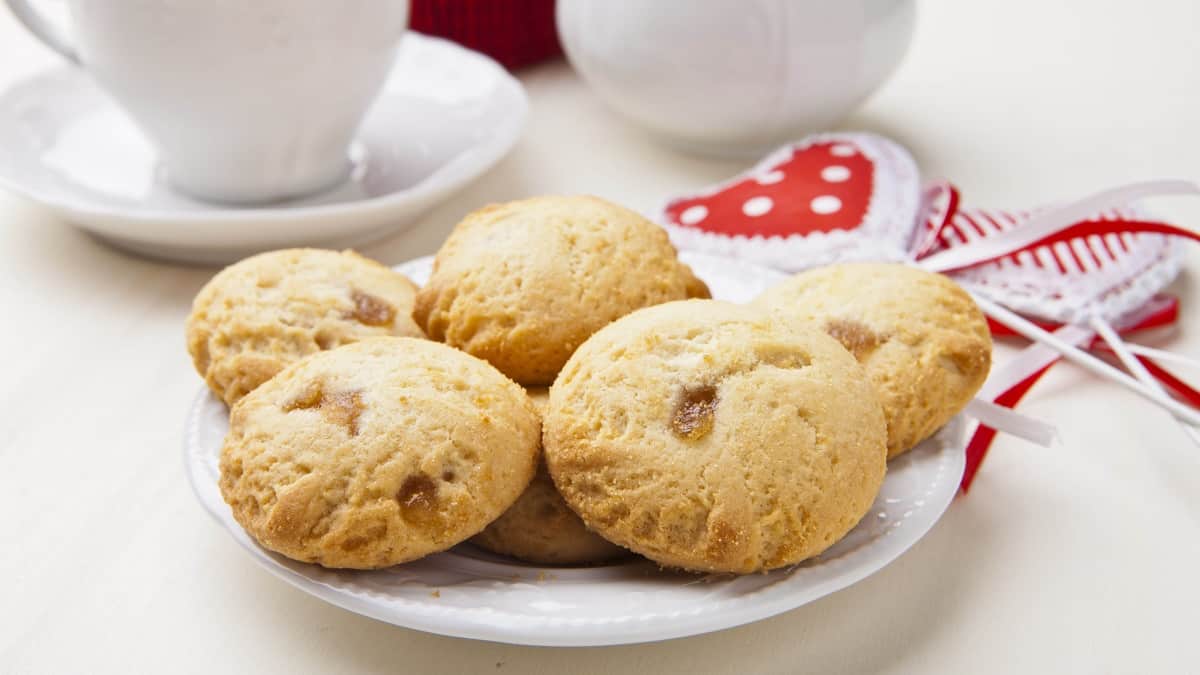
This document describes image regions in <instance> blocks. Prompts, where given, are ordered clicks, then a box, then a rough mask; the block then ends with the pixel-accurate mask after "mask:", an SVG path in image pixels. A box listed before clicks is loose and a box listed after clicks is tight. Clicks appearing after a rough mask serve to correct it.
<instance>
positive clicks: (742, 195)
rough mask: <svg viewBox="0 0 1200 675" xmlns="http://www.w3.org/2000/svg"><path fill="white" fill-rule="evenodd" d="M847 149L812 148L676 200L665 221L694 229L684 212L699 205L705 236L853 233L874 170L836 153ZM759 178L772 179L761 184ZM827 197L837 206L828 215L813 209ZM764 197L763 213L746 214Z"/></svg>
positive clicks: (861, 158)
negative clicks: (833, 176)
mask: <svg viewBox="0 0 1200 675" xmlns="http://www.w3.org/2000/svg"><path fill="white" fill-rule="evenodd" d="M847 145H849V144H848V143H844V142H840V141H839V142H827V143H813V144H812V145H810V146H808V147H805V148H803V149H799V150H796V151H795V152H793V153H792V155H791V156H790V157H788V158H787V159H785V160H783V161H782V162H779V163H778V164H775V165H773V166H771V167H770V169H769V170H768V171H765V172H763V173H762V174H761V175H759V176H757V177H748V178H743V179H741V180H738V181H736V182H734V183H731V184H729V185H726V186H724V187H722V188H721V190H720V191H719V192H715V193H712V194H708V195H703V196H699V197H690V198H686V199H677V200H675V201H673V202H671V203H670V204H668V205H667V208H666V216H667V218H668V219H669V220H670V221H671V222H672V223H678V224H680V225H681V226H683V227H695V226H694V225H691V224H689V219H688V218H687V217H686V216H685V215H684V212H685V211H687V210H688V209H690V208H692V207H696V206H700V207H703V208H704V213H705V214H706V216H705V218H704V226H703V228H702V229H704V230H705V231H708V232H716V233H719V234H725V235H744V236H747V237H753V236H763V237H774V236H788V235H794V234H809V233H811V232H829V231H831V230H853V229H856V228H857V227H859V226H860V225H861V224H862V222H863V219H864V218H865V217H866V215H867V206H868V205H869V204H870V202H871V193H872V191H873V190H874V188H875V165H874V164H873V163H872V162H871V160H870V159H869V158H868V157H867V156H866V155H865V154H863V153H861V152H854V153H853V154H839V152H840V151H841V150H842V149H843V148H842V147H841V146H847ZM834 148H838V150H835V149H834ZM830 167H835V168H838V169H841V168H843V167H844V168H845V169H849V177H848V178H846V179H845V180H840V181H836V182H830V181H828V180H825V179H822V177H821V172H822V171H823V170H825V169H827V168H830ZM764 176H770V177H771V178H767V179H765V180H764ZM775 177H778V180H774V179H775ZM827 196H831V197H836V198H837V200H838V203H839V205H838V207H837V208H836V209H835V210H834V211H833V212H832V213H820V212H818V211H816V210H814V202H813V200H814V199H816V198H818V197H827ZM763 197H768V198H770V202H769V204H770V205H769V207H768V210H767V211H766V212H765V213H761V214H759V213H754V212H749V211H746V210H745V209H747V208H749V207H748V206H747V204H750V203H752V200H753V199H761V198H763Z"/></svg>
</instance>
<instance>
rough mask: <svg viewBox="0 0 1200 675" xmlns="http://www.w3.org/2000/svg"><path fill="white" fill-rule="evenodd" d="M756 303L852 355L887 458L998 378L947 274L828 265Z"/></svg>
mask: <svg viewBox="0 0 1200 675" xmlns="http://www.w3.org/2000/svg"><path fill="white" fill-rule="evenodd" d="M755 303H756V304H758V305H761V306H764V307H767V308H768V309H770V310H772V311H775V312H778V313H781V314H783V315H786V316H789V317H792V318H794V319H797V320H800V321H804V322H808V323H811V324H813V325H815V326H816V327H818V328H821V329H823V330H825V331H826V332H828V333H829V334H830V335H832V336H833V337H835V338H837V339H838V340H839V341H841V342H842V343H843V344H844V345H845V346H846V347H847V348H848V349H850V351H852V352H854V354H855V357H856V358H857V359H858V360H859V362H860V363H862V365H863V367H864V368H866V371H867V375H868V376H869V377H870V378H871V382H872V383H873V384H874V385H875V389H876V391H877V392H878V394H879V398H880V402H881V403H882V404H883V411H884V415H885V416H886V417H887V425H888V457H895V456H896V455H899V454H901V453H903V452H905V451H907V450H909V449H911V448H912V447H913V446H915V445H917V444H918V443H920V442H921V441H922V440H924V439H925V438H927V437H928V436H929V435H930V434H932V433H933V432H934V431H937V430H938V429H939V428H941V426H942V425H944V424H945V423H946V422H948V421H949V420H950V418H952V417H954V416H955V415H957V414H958V413H959V412H960V411H961V410H962V409H963V407H964V406H966V404H967V403H968V402H969V401H970V400H971V397H973V396H974V395H975V393H976V392H977V391H979V388H980V387H982V386H983V382H984V380H986V379H987V375H988V370H989V369H990V368H991V359H992V338H991V333H990V332H989V330H988V326H987V320H986V319H985V318H984V316H983V312H981V311H980V310H979V307H978V306H976V304H975V302H974V300H972V299H971V296H970V295H968V294H967V293H966V291H964V290H963V289H962V288H960V287H959V286H958V285H957V284H955V283H954V282H953V281H951V280H950V279H949V278H947V277H946V276H944V275H941V274H934V273H931V272H925V271H923V270H919V269H916V268H913V267H908V266H906V265H899V264H886V263H854V264H842V265H830V266H828V267H821V268H817V269H814V270H811V271H808V272H803V273H801V274H798V275H796V276H794V277H792V278H791V279H788V280H787V281H784V282H783V283H781V284H779V285H777V286H775V287H774V288H771V289H768V290H767V291H766V292H765V293H763V295H762V296H761V297H759V298H758V299H757V300H756V301H755Z"/></svg>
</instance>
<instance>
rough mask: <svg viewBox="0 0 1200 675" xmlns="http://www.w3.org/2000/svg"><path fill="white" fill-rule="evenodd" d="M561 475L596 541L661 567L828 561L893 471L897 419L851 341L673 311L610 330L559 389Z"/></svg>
mask: <svg viewBox="0 0 1200 675" xmlns="http://www.w3.org/2000/svg"><path fill="white" fill-rule="evenodd" d="M542 439H543V443H544V445H545V453H546V464H547V466H548V467H549V469H550V474H551V476H552V477H553V478H554V482H555V484H556V485H557V486H558V488H559V491H560V492H561V493H562V495H563V498H564V499H565V500H566V501H567V503H568V504H570V505H571V508H572V509H574V510H575V511H576V512H577V513H578V514H579V515H580V516H581V517H582V518H583V520H584V522H585V523H587V525H588V526H589V527H591V528H592V529H594V530H596V531H597V532H599V533H600V534H602V535H603V536H604V537H605V538H606V539H609V540H610V541H613V542H615V543H617V544H620V545H621V546H625V547H627V548H629V549H631V550H633V551H635V552H637V553H640V554H642V555H644V556H646V557H648V558H650V559H652V560H654V561H656V562H658V563H660V564H662V565H665V566H671V567H680V568H683V569H688V570H694V571H704V572H735V573H741V574H744V573H750V572H757V571H763V570H769V569H773V568H777V567H783V566H786V565H791V564H794V563H797V562H800V561H801V560H804V559H806V558H809V557H811V556H813V555H816V554H818V553H820V552H821V551H824V550H825V549H826V548H828V547H829V546H830V545H832V544H833V543H834V542H836V541H837V540H838V539H840V538H841V537H842V536H844V535H845V534H846V533H847V532H849V531H850V529H851V528H853V527H854V525H855V524H856V523H858V521H859V520H860V519H861V518H862V517H863V515H864V514H866V512H867V510H868V509H869V508H870V506H871V504H872V502H873V501H874V499H875V496H876V494H877V493H878V491H879V487H880V485H881V484H882V482H883V476H884V471H885V468H886V456H887V451H886V444H885V439H886V431H885V427H884V420H883V411H882V410H881V408H880V405H879V401H878V399H877V398H876V396H875V392H874V390H873V389H872V387H871V384H870V382H869V381H868V380H867V378H866V375H865V373H864V372H863V369H862V367H861V366H860V365H859V364H858V363H857V362H856V361H855V360H854V357H853V356H852V355H851V354H850V353H849V352H848V351H846V349H845V348H844V347H842V346H841V345H840V344H839V343H838V342H837V341H836V340H834V339H832V338H830V337H829V336H828V335H825V334H824V333H823V332H821V331H818V330H814V329H811V328H806V327H804V326H797V325H794V322H791V321H790V320H786V319H783V318H780V317H776V316H774V315H772V314H770V313H769V312H767V311H765V310H761V309H758V308H752V307H744V306H738V305H732V304H728V303H723V302H717V301H712V300H690V301H683V302H672V303H667V304H664V305H659V306H657V307H651V308H648V309H642V310H639V311H637V312H634V313H632V314H630V315H629V316H626V317H624V318H622V319H619V320H618V321H615V322H613V323H612V324H609V325H608V326H607V327H605V328H603V329H601V330H600V331H598V332H597V333H596V334H595V335H593V336H592V337H591V338H589V339H588V341H587V342H585V343H584V344H583V345H582V346H581V347H580V348H579V349H578V350H577V351H576V352H575V354H574V355H573V356H572V357H571V359H570V360H569V361H568V362H567V364H566V366H565V367H564V368H563V370H562V373H561V374H560V375H559V377H558V379H557V380H556V381H555V383H554V385H553V386H552V387H551V388H550V403H549V408H548V410H547V412H546V415H545V419H544V425H543V435H542Z"/></svg>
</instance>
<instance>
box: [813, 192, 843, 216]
mask: <svg viewBox="0 0 1200 675" xmlns="http://www.w3.org/2000/svg"><path fill="white" fill-rule="evenodd" d="M809 206H811V207H812V210H813V213H817V214H820V215H822V216H825V215H829V214H830V213H837V212H838V211H839V210H840V209H841V208H842V200H840V199H838V198H837V197H834V196H833V195H821V196H820V197H817V198H816V199H813V200H812V201H811V202H809Z"/></svg>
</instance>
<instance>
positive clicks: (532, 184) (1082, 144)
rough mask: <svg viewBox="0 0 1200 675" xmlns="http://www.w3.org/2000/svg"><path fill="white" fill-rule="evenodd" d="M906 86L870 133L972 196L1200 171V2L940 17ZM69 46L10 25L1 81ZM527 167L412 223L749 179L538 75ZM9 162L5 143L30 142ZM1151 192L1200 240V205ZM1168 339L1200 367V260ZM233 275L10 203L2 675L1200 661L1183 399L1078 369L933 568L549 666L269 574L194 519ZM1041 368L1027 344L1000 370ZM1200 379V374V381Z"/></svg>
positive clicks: (925, 18)
mask: <svg viewBox="0 0 1200 675" xmlns="http://www.w3.org/2000/svg"><path fill="white" fill-rule="evenodd" d="M920 9H921V16H920V20H919V26H918V31H917V35H916V39H915V43H914V47H913V49H912V51H911V53H910V54H909V57H908V59H907V61H906V62H905V64H904V65H903V66H902V67H901V69H900V71H899V72H898V73H897V75H896V77H895V78H894V79H893V80H892V81H891V82H890V83H889V84H888V85H887V86H886V87H885V88H884V89H883V90H881V91H880V92H879V93H878V95H876V96H875V97H874V98H873V99H872V100H871V101H869V102H868V103H867V104H866V105H865V106H864V107H863V108H862V109H861V110H860V111H859V112H858V113H857V114H855V115H854V116H853V117H851V118H850V119H849V120H847V121H846V123H845V125H844V126H845V128H850V129H868V130H873V131H878V132H882V133H885V134H888V135H891V136H892V137H894V138H896V139H897V140H899V141H901V142H902V143H904V144H906V145H908V146H909V147H910V148H912V150H913V152H914V153H915V155H916V156H917V159H918V161H919V163H920V165H921V166H922V168H923V170H924V172H925V173H926V175H928V176H930V177H934V176H946V177H949V178H951V179H953V180H954V181H955V182H956V183H957V184H958V185H959V186H960V187H961V188H962V190H963V196H964V201H965V203H968V204H979V205H993V206H1013V207H1017V206H1027V205H1033V204H1038V203H1043V202H1046V201H1051V200H1055V199H1065V198H1072V197H1077V196H1081V195H1083V194H1085V193H1087V192H1089V191H1092V190H1096V189H1099V188H1104V187H1108V186H1111V185H1115V184H1119V183H1122V182H1128V181H1135V180H1140V179H1146V178H1155V177H1186V178H1192V179H1197V178H1200V131H1197V124H1200V46H1198V45H1200V43H1198V42H1197V34H1198V33H1200V3H1196V2H1193V1H1192V0H1156V1H1153V2H1139V3H1134V2H1116V1H1111V0H1105V1H1100V0H1054V1H1053V2H1048V1H1046V0H1036V1H1035V0H1009V1H1008V2H1004V3H983V2H925V3H923V4H922V5H921V8H920ZM55 65H56V61H55V59H54V58H53V57H52V56H51V55H49V54H48V53H47V52H46V51H45V50H44V49H43V48H42V47H41V46H40V45H38V44H36V43H34V41H33V40H32V39H31V38H29V37H28V36H26V35H24V34H23V33H22V32H21V30H20V29H19V28H18V27H17V26H16V24H15V23H14V22H13V20H12V19H11V17H10V16H8V15H7V14H6V13H4V12H0V86H7V85H8V84H10V83H12V82H15V81H17V80H18V79H20V78H21V77H23V76H25V75H27V74H29V73H32V72H34V71H36V70H39V69H42V68H45V67H49V66H55ZM521 77H522V80H523V81H524V83H525V84H526V86H527V87H528V88H529V93H530V96H531V98H532V102H533V114H532V119H531V123H530V125H529V128H528V130H527V132H526V134H525V137H524V139H523V140H522V141H521V142H520V144H519V145H518V146H517V148H516V150H515V151H514V152H513V154H512V155H511V156H510V157H508V158H507V159H506V160H504V161H503V162H501V163H500V164H499V166H497V167H496V169H495V170H493V171H492V172H491V173H490V174H489V175H487V176H486V177H485V178H484V179H482V180H481V181H479V182H478V183H476V184H475V185H474V186H473V187H471V188H469V189H468V190H466V191H465V192H463V193H462V194H461V195H460V196H458V197H457V198H455V199H453V200H451V201H450V202H448V203H446V204H444V205H442V206H441V207H439V208H438V209H436V210H435V211H433V212H432V213H430V214H429V215H428V216H427V217H426V218H425V219H424V220H423V221H422V222H421V223H420V225H419V226H418V227H416V228H415V229H414V230H412V231H411V232H409V233H407V234H404V235H400V236H396V237H393V238H392V239H390V240H387V241H385V242H382V243H380V244H378V245H376V246H373V247H370V248H368V249H366V253H367V254H369V255H372V256H374V257H376V258H379V259H381V260H384V261H387V262H399V261H401V260H404V259H407V258H411V257H413V256H417V255H423V254H427V253H432V252H433V251H434V250H436V248H437V246H438V244H439V242H440V241H441V239H442V238H443V237H444V236H445V234H446V233H447V231H448V229H449V228H450V227H451V226H452V225H453V224H454V222H456V220H457V219H458V218H460V217H461V216H462V215H463V214H464V213H465V212H467V211H468V210H471V209H473V208H475V207H477V206H480V205H482V204H484V203H487V202H490V201H495V200H503V199H510V198H516V197H521V196H526V195H530V194H537V193H548V192H591V193H595V194H599V195H602V196H605V197H608V198H611V199H614V200H617V201H620V202H623V203H626V204H628V205H630V206H633V207H636V208H640V209H647V210H648V209H650V208H652V207H653V206H655V205H656V204H657V203H658V202H659V200H660V199H661V198H662V197H663V196H664V195H667V194H670V193H672V192H674V191H678V190H681V189H685V188H689V187H694V186H697V185H703V184H705V183H708V182H710V181H713V180H716V179H720V178H723V177H725V176H727V175H730V174H731V173H733V172H735V171H736V170H738V169H740V168H742V166H741V165H740V164H738V163H721V162H712V161H707V160H699V159H691V158H687V157H683V156H680V155H677V154H675V153H673V152H671V151H667V150H664V149H661V148H659V147H658V146H656V145H653V144H650V143H648V142H647V141H646V139H645V138H644V137H643V136H642V135H641V134H640V133H639V132H637V131H635V130H633V129H631V128H629V127H627V126H625V125H624V124H622V123H621V122H620V121H619V120H617V119H615V118H614V117H613V116H612V115H610V114H609V113H608V112H607V111H606V110H605V109H603V108H601V107H600V105H599V103H598V102H597V101H596V100H595V99H594V98H593V97H592V96H590V95H589V94H588V92H587V91H586V90H585V89H584V88H583V86H582V85H581V84H580V82H579V81H578V80H576V79H575V77H574V76H573V75H572V73H571V72H570V70H569V69H568V68H567V67H566V66H565V65H563V64H561V63H558V64H553V65H546V66H541V67H536V68H534V69H531V70H527V71H524V72H523V73H522V74H521ZM0 152H3V149H2V148H0ZM1153 206H1154V207H1155V208H1156V209H1157V210H1159V211H1160V212H1162V213H1164V214H1169V215H1171V216H1173V217H1174V218H1175V219H1176V220H1177V222H1181V223H1185V224H1190V225H1191V226H1193V227H1195V226H1196V224H1197V219H1198V217H1200V204H1198V203H1197V202H1196V201H1195V200H1194V201H1192V202H1190V203H1189V202H1188V201H1187V200H1182V199H1175V200H1162V201H1160V202H1155V203H1154V204H1153ZM1190 267H1191V270H1190V273H1189V274H1186V275H1185V277H1184V278H1183V279H1181V280H1180V281H1179V282H1177V283H1176V285H1175V286H1174V290H1175V291H1176V292H1178V293H1180V294H1181V295H1182V296H1183V298H1184V301H1185V311H1187V314H1186V318H1185V319H1184V322H1183V325H1182V326H1181V327H1180V329H1179V330H1178V331H1177V332H1176V333H1175V334H1172V335H1168V336H1165V337H1161V338H1158V339H1156V341H1155V344H1158V345H1160V346H1168V347H1170V348H1171V349H1175V350H1178V351H1180V352H1183V353H1187V354H1190V355H1192V356H1200V282H1198V281H1197V277H1198V275H1200V255H1197V250H1196V249H1194V250H1193V251H1192V253H1191V256H1190ZM211 274H212V270H207V269H194V268H180V267H172V266H168V265H163V264H159V263H154V262H147V261H143V260H139V259H134V258H131V257H128V256H126V255H123V254H120V253H116V252H114V251H112V250H109V249H108V248H105V247H104V246H102V245H99V244H97V243H95V242H93V241H92V240H91V239H89V238H88V237H87V236H85V235H83V234H80V233H78V232H76V231H75V230H73V229H71V228H69V227H67V226H65V225H63V224H61V223H59V222H55V221H53V220H51V219H49V218H47V217H46V216H44V215H42V214H41V213H40V212H39V211H38V210H37V209H36V208H34V207H33V206H32V205H30V204H28V203H26V202H23V201H21V200H19V199H17V198H15V197H11V196H8V195H5V194H0V317H3V318H2V319H0V514H2V516H3V519H2V520H0V551H2V552H0V671H3V672H16V673H21V672H45V673H66V672H164V671H188V672H236V671H242V672H251V671H253V672H281V673H299V672H422V673H436V672H446V673H461V672H475V671H479V672H489V673H491V672H497V673H506V672H535V673H592V672H614V673H639V672H654V673H675V672H679V673H705V672H729V673H750V672H763V673H797V672H818V673H839V672H846V673H863V672H887V673H912V672H947V673H963V672H972V673H987V672H1039V673H1041V672H1055V673H1064V672H1081V673H1101V672H1111V673H1133V672H1138V673H1151V672H1164V673H1167V672H1171V673H1181V672H1196V669H1197V668H1200V666H1198V665H1197V661H1196V656H1195V649H1196V629H1197V626H1198V624H1200V581H1198V579H1200V450H1197V448H1195V447H1193V446H1191V445H1190V444H1189V442H1188V441H1187V440H1186V437H1185V436H1184V435H1183V434H1182V433H1181V432H1180V431H1179V429H1178V428H1177V427H1175V426H1174V424H1172V423H1171V422H1170V421H1169V420H1168V419H1167V418H1166V417H1165V415H1164V414H1162V413H1160V412H1159V411H1158V410H1157V409H1154V408H1151V407H1149V406H1148V405H1146V404H1144V403H1143V402H1142V401H1141V400H1140V399H1137V398H1135V397H1134V396H1132V395H1131V394H1128V393H1125V392H1123V391H1120V390H1118V389H1116V388H1114V387H1113V386H1110V385H1108V384H1106V383H1103V382H1100V381H1097V380H1095V379H1094V378H1091V377H1090V376H1087V375H1085V374H1083V373H1082V372H1080V371H1079V370H1078V369H1075V368H1072V367H1059V368H1056V369H1055V370H1054V371H1052V373H1051V374H1050V375H1049V376H1048V377H1047V378H1046V379H1045V380H1044V381H1043V382H1042V383H1040V384H1039V385H1038V386H1037V387H1036V388H1035V389H1034V391H1033V392H1032V394H1031V395H1030V396H1029V398H1028V399H1027V403H1026V404H1025V405H1023V406H1022V409H1023V410H1024V411H1025V412H1027V413H1029V414H1031V415H1036V416H1040V417H1043V418H1047V419H1053V420H1055V421H1057V423H1058V424H1059V425H1060V427H1061V430H1062V435H1063V442H1062V444H1061V445H1060V446H1058V447H1055V448H1052V449H1042V448H1036V447H1031V446H1029V445H1026V444H1023V443H1021V442H1019V441H1015V440H1011V439H1002V440H1001V441H1000V442H998V443H997V444H996V446H995V447H994V449H993V452H992V454H991V456H990V457H989V459H988V461H987V463H986V464H985V465H984V467H983V470H982V473H981V475H980V477H979V479H978V481H977V482H976V485H975V488H974V489H973V491H972V492H971V494H970V496H969V497H966V498H959V499H958V500H957V501H956V502H955V503H954V504H953V505H951V507H950V510H949V512H948V513H947V515H946V517H945V518H944V519H943V521H942V522H941V523H940V524H939V525H938V526H937V527H936V528H935V529H934V530H933V531H932V532H931V533H930V535H929V536H928V537H927V538H926V539H925V540H924V541H922V542H921V543H920V544H918V545H917V546H916V548H914V549H913V550H912V551H911V552H909V553H908V554H906V555H905V556H904V557H902V558H901V559H900V560H899V561H897V562H896V563H894V564H892V565H891V566H890V567H888V568H886V569H885V570H883V571H882V572H880V573H879V574H877V575H875V576H874V577H872V578H870V579H868V580H867V581H864V582H862V583H860V584H858V585H856V586H854V587H852V588H850V589H848V590H845V591H842V592H840V593H837V594H835V595H833V596H831V597H829V598H826V599H824V600H822V601H819V602H817V603H814V604H812V605H809V606H807V607H804V608H802V609H799V610H796V611H793V612H790V613H788V614H785V615H783V616H779V617H776V618H774V619H770V620H767V621H763V622H760V623H757V624H754V625H750V626H746V627H742V628H737V629H733V630H729V631H725V632H722V633H718V634H713V635H708V636H703V637H697V638H691V639H685V640H675V641H671V642H666V643H660V644H650V645H640V646H630V647H616V648H602V649H600V648H597V649H535V648H525V647H513V646H507V645H500V644H490V643H484V642H471V641H466V640H456V639H451V638H443V637H437V636H433V635H425V634H421V633H417V632H414V631H409V630H404V629H400V628H395V627H392V626H389V625H385V624H382V623H377V622H375V621H372V620H370V619H366V618H362V617H358V616H355V615H353V614H350V613H348V612H345V611H342V610H340V609H337V608H335V607H332V606H329V605H326V604H324V603H322V602H321V601H319V600H316V599H314V598H311V597H309V596H307V595H304V594H303V593H300V592H298V591H296V590H293V589H292V588H290V587H288V586H286V585H285V584H284V583H283V582H280V581H277V580H276V579H274V578H272V577H270V576H269V575H268V574H267V573H266V572H263V571H262V570H260V569H258V568H257V567H256V566H255V565H254V564H253V563H252V562H250V560H249V558H248V557H247V556H246V555H245V554H244V553H243V551H242V550H241V549H240V548H239V547H238V546H237V544H235V543H234V542H233V540H232V539H231V538H230V537H229V536H228V535H227V534H226V533H225V532H223V531H222V530H221V529H220V528H219V527H218V526H217V525H216V524H215V523H213V522H212V521H211V520H210V519H209V518H208V517H207V516H206V515H204V513H203V512H202V511H201V509H200V507H199V506H198V505H197V504H196V502H195V500H194V499H193V497H192V494H191V492H190V490H189V488H188V486H187V483H186V481H185V479H184V475H183V467H182V462H181V458H180V431H181V426H182V421H183V414H184V411H185V408H186V406H187V404H188V402H189V401H190V400H191V397H192V396H193V394H194V393H195V391H196V390H197V388H198V387H199V386H200V380H199V378H198V377H197V376H196V375H195V374H194V373H193V372H192V369H191V365H190V363H189V361H188V359H187V356H186V353H185V350H184V343H183V335H182V332H183V331H182V326H183V320H184V317H185V316H186V314H187V311H188V307H189V303H190V300H191V297H192V295H193V294H194V293H195V292H196V291H197V290H198V289H199V288H200V286H201V285H202V284H203V283H204V282H205V280H207V279H208V277H209V276H211ZM1009 353H1011V350H1007V349H1002V350H1001V351H1000V356H999V360H1001V361H1002V360H1003V358H1004V356H1005V355H1007V354H1009ZM1196 376H1197V377H1196V378H1194V379H1197V380H1200V373H1197V374H1196Z"/></svg>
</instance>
